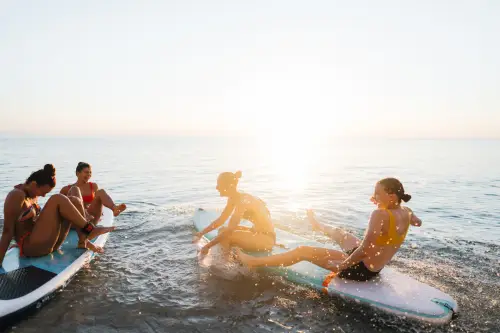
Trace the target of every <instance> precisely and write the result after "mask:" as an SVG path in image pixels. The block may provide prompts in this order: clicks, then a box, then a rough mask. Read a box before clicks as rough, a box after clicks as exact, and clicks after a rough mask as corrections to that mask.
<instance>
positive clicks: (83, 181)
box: [60, 162, 127, 251]
mask: <svg viewBox="0 0 500 333" xmlns="http://www.w3.org/2000/svg"><path fill="white" fill-rule="evenodd" d="M76 177H77V181H76V183H74V184H73V185H67V186H64V187H63V188H62V189H61V191H60V193H61V194H64V195H66V196H68V197H69V198H70V199H71V201H72V202H73V203H75V205H76V207H77V208H78V210H79V211H80V213H82V211H83V215H84V216H85V217H87V219H91V221H92V223H93V224H94V225H97V224H98V223H99V220H100V218H101V215H102V209H103V207H107V208H109V209H111V210H112V211H113V215H114V216H118V215H120V213H122V212H123V211H124V210H125V209H127V206H126V205H125V204H119V205H116V204H115V203H114V201H113V199H111V197H110V196H109V194H108V193H107V192H106V191H105V190H104V189H100V188H99V186H98V185H97V184H96V183H91V182H90V178H91V177H92V167H91V166H90V164H88V163H86V162H79V163H78V165H77V166H76ZM82 205H83V209H81V208H80V207H81V206H82ZM76 231H77V233H78V239H79V241H78V247H79V248H88V249H90V250H92V251H96V250H98V249H97V248H96V247H94V246H93V244H92V243H90V242H87V241H86V236H85V234H84V233H82V232H80V231H79V230H78V229H76Z"/></svg>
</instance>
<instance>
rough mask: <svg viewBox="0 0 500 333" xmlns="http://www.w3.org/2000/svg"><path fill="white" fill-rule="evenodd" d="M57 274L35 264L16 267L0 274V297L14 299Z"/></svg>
mask: <svg viewBox="0 0 500 333" xmlns="http://www.w3.org/2000/svg"><path fill="white" fill-rule="evenodd" d="M56 275H57V274H55V273H52V272H49V271H46V270H44V269H40V268H38V267H36V266H27V267H22V268H18V269H16V270H14V271H11V272H8V273H6V274H2V275H0V299H1V300H9V299H15V298H18V297H21V296H24V295H27V294H29V293H30V292H32V291H33V290H35V289H37V288H38V287H40V286H41V285H43V284H44V283H46V282H48V281H49V280H51V279H52V278H53V277H54V276H56Z"/></svg>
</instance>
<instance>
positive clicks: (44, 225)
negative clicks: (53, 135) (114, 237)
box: [0, 164, 115, 266]
mask: <svg viewBox="0 0 500 333" xmlns="http://www.w3.org/2000/svg"><path fill="white" fill-rule="evenodd" d="M55 186H56V169H55V168H54V166H53V165H52V164H47V165H45V167H44V168H43V169H41V170H38V171H36V172H33V173H32V174H31V176H29V177H28V179H27V180H26V182H25V183H24V184H20V185H17V186H15V187H14V189H13V190H12V191H10V192H9V194H8V195H7V198H6V199H5V204H4V225H3V231H2V237H1V239H0V266H1V265H2V262H3V259H4V256H5V253H6V252H7V249H8V248H9V245H10V241H11V240H12V238H14V239H15V240H16V242H17V244H18V246H19V249H20V253H21V256H28V257H40V256H44V255H47V254H49V253H52V252H53V251H55V250H57V249H58V248H59V247H60V245H61V244H62V242H63V241H64V239H66V236H67V235H68V231H69V229H70V227H71V225H73V226H75V227H76V228H77V230H79V231H80V232H81V233H82V234H83V235H84V237H85V239H93V238H94V237H97V236H99V235H102V234H105V233H107V232H110V231H113V230H114V229H115V228H114V227H111V228H104V227H95V226H94V225H93V224H92V223H90V222H88V221H87V220H86V219H85V218H84V217H83V216H82V214H81V213H80V212H79V211H78V209H77V208H76V207H75V204H74V203H72V200H71V199H68V198H67V197H65V196H64V195H61V194H55V195H53V196H51V197H50V198H49V200H47V203H46V204H45V206H44V207H43V209H40V206H38V197H39V196H42V197H44V196H45V195H46V194H47V193H49V192H50V191H52V189H54V187H55ZM89 243H90V242H89Z"/></svg>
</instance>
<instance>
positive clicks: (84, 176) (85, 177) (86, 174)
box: [76, 167, 92, 183]
mask: <svg viewBox="0 0 500 333" xmlns="http://www.w3.org/2000/svg"><path fill="white" fill-rule="evenodd" d="M76 177H78V180H79V181H82V182H84V183H88V181H89V180H90V178H91V177H92V169H91V168H90V167H88V168H83V169H82V171H80V172H77V173H76Z"/></svg>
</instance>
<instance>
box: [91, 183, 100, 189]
mask: <svg viewBox="0 0 500 333" xmlns="http://www.w3.org/2000/svg"><path fill="white" fill-rule="evenodd" d="M92 189H93V190H94V191H97V190H98V189H99V185H97V183H92Z"/></svg>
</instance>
